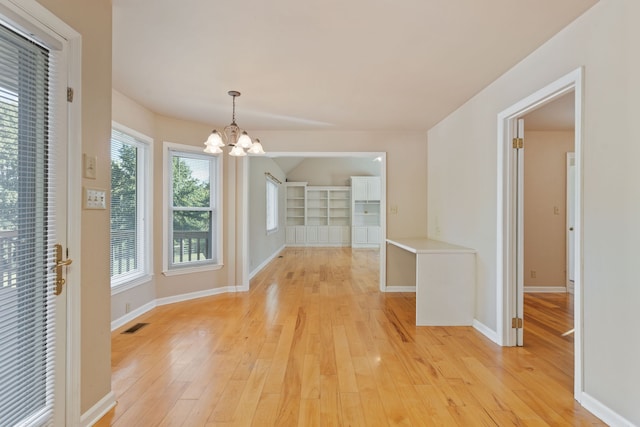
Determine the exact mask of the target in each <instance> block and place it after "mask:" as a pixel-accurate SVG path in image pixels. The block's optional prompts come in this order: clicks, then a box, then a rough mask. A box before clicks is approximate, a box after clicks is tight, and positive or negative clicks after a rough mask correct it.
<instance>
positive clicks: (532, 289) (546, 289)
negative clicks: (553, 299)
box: [524, 286, 567, 294]
mask: <svg viewBox="0 0 640 427" xmlns="http://www.w3.org/2000/svg"><path fill="white" fill-rule="evenodd" d="M524 292H525V293H527V294H533V293H566V292H567V287H566V286H525V287H524Z"/></svg>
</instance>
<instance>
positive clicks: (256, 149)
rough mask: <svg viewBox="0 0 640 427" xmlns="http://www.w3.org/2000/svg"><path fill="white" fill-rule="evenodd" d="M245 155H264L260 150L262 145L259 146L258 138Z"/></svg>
mask: <svg viewBox="0 0 640 427" xmlns="http://www.w3.org/2000/svg"><path fill="white" fill-rule="evenodd" d="M247 153H249V154H265V153H264V150H263V149H262V144H260V140H259V139H258V138H256V140H255V141H254V142H253V144H252V145H251V148H249V149H248V150H247Z"/></svg>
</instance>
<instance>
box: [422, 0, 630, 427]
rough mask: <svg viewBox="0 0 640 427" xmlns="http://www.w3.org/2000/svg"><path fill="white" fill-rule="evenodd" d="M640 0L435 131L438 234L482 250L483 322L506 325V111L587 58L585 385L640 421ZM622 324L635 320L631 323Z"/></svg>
mask: <svg viewBox="0 0 640 427" xmlns="http://www.w3.org/2000/svg"><path fill="white" fill-rule="evenodd" d="M638 21H640V2H638V1H637V0H607V1H601V2H599V3H597V4H596V5H595V6H594V7H593V8H592V9H590V10H589V11H587V12H586V13H585V14H584V15H583V16H581V17H580V18H578V19H577V20H576V21H574V22H573V23H572V24H571V25H569V26H568V27H567V28H565V29H564V30H562V31H561V32H560V33H559V34H558V35H557V36H555V37H554V38H552V39H551V40H550V41H548V42H547V43H546V44H545V45H543V46H542V47H541V48H539V49H538V50H537V51H535V52H534V53H532V54H531V55H530V56H528V57H527V58H525V59H524V60H523V61H522V62H520V63H519V64H518V65H516V66H515V67H514V68H513V69H511V70H510V71H508V72H507V73H505V74H504V75H503V76H501V77H500V78H499V79H498V80H496V81H495V82H493V83H492V84H491V85H490V86H488V87H487V88H485V89H484V90H483V91H481V92H480V93H478V94H477V95H476V96H475V97H473V98H472V99H471V100H469V101H468V102H467V103H465V104H464V105H463V106H461V107H460V108H459V109H458V110H457V111H455V112H454V113H452V114H451V115H450V116H448V117H447V118H445V119H444V120H443V121H442V122H441V123H439V124H438V125H437V126H435V127H434V128H433V129H431V130H430V131H429V192H428V198H429V233H430V234H431V235H437V236H439V237H440V238H442V239H444V240H447V241H450V242H452V243H457V244H460V245H463V246H467V247H471V248H475V249H476V250H477V251H478V253H477V292H476V295H477V297H476V319H477V320H478V321H479V322H481V323H482V324H484V325H485V326H486V327H487V328H489V329H492V330H494V331H496V323H497V322H496V316H497V307H496V298H497V296H496V295H497V291H496V283H497V275H496V266H497V259H496V253H497V241H496V235H497V233H496V218H497V171H498V164H497V151H498V150H497V117H498V114H499V113H500V112H501V111H503V110H505V109H506V108H508V107H510V106H511V105H513V104H515V103H516V102H517V101H519V100H521V99H523V98H525V97H526V96H529V95H530V94H532V93H534V92H535V91H537V90H539V89H540V88H543V87H545V86H546V85H548V84H549V83H551V82H553V81H556V80H557V79H559V78H560V77H561V76H564V75H566V74H567V73H569V72H570V71H573V70H575V69H577V68H578V67H581V66H584V71H585V79H584V100H583V102H584V104H583V108H584V118H583V120H584V125H583V153H582V166H583V170H582V184H583V199H582V200H583V203H582V204H583V206H582V209H583V215H582V219H583V223H582V225H583V230H582V232H583V248H584V251H583V260H582V263H583V276H582V278H583V282H582V289H583V304H584V305H583V308H584V318H583V320H584V322H583V324H584V331H583V354H584V356H583V364H584V376H583V387H584V394H583V395H581V396H580V397H581V398H584V399H586V401H589V400H591V402H593V401H595V402H597V403H598V404H601V405H604V406H605V407H606V408H609V409H610V410H611V411H612V412H613V413H616V414H619V415H621V416H622V417H624V418H626V419H627V420H628V421H630V422H631V423H632V424H640V406H638V404H637V403H638V390H637V384H638V383H640V370H639V369H638V363H637V361H638V360H640V340H637V339H630V338H629V331H635V330H637V329H638V327H639V326H640V320H638V316H637V315H636V314H635V313H636V312H637V305H638V301H640V286H638V279H637V271H636V270H635V269H634V268H633V266H634V260H636V259H639V258H640V246H639V245H638V241H640V223H638V221H637V218H638V217H640V186H638V182H640V168H638V167H637V165H636V163H637V159H638V158H640V144H638V138H637V135H636V132H635V127H634V125H633V124H634V123H635V118H636V117H638V116H640V79H639V78H638V76H640V55H639V54H638V40H640V26H639V25H638ZM617 325H625V327H624V328H620V327H617ZM620 424H622V422H620Z"/></svg>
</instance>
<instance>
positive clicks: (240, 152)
mask: <svg viewBox="0 0 640 427" xmlns="http://www.w3.org/2000/svg"><path fill="white" fill-rule="evenodd" d="M229 155H230V156H234V157H242V156H246V155H247V153H245V151H244V149H243V148H242V147H240V146H239V145H235V146H234V147H233V148H232V149H231V152H229Z"/></svg>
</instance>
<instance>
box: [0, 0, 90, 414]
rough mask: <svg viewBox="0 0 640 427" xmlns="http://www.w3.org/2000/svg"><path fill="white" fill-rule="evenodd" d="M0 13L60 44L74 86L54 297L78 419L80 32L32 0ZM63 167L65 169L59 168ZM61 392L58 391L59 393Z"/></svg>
mask: <svg viewBox="0 0 640 427" xmlns="http://www.w3.org/2000/svg"><path fill="white" fill-rule="evenodd" d="M0 14H2V15H3V17H5V18H6V19H7V20H8V21H10V22H13V23H14V24H15V25H16V26H18V27H23V28H24V27H26V28H29V29H31V30H33V31H35V33H36V36H40V37H42V38H43V39H44V40H50V41H51V42H52V43H54V44H60V45H61V46H62V51H63V56H64V57H65V58H64V64H63V65H64V66H65V68H66V72H67V74H66V76H63V77H62V79H64V78H65V77H66V80H67V83H66V84H67V86H68V87H72V88H73V89H74V92H75V93H74V101H73V102H68V103H67V111H66V113H67V114H66V116H67V123H66V125H67V130H66V136H67V159H66V163H67V170H66V172H67V206H66V210H67V212H66V214H67V215H66V217H67V248H69V257H70V258H73V261H74V262H73V265H72V266H70V267H68V268H67V274H66V281H67V285H65V287H64V292H63V293H62V294H61V296H59V297H58V298H66V303H67V310H66V325H65V328H66V337H67V343H66V362H65V364H66V369H65V380H64V381H65V396H64V399H65V413H66V415H65V418H66V425H68V426H74V425H79V423H80V418H81V413H80V411H81V399H80V398H81V396H80V366H81V353H80V332H81V331H80V325H81V317H80V283H81V281H80V280H81V274H80V272H81V271H80V269H81V265H82V261H81V251H80V237H81V231H80V227H78V226H77V225H78V224H81V213H82V211H81V194H82V170H81V164H82V154H81V153H82V137H81V136H82V135H81V132H82V114H81V112H82V104H81V99H82V96H81V87H82V79H81V70H82V66H81V64H82V62H81V61H82V37H81V35H80V33H78V32H77V31H76V30H74V29H73V28H71V27H70V26H69V25H67V24H66V23H65V22H63V21H62V20H61V19H60V18H58V17H57V16H55V15H54V14H53V13H52V12H50V11H49V10H48V9H46V8H45V7H44V6H42V5H41V4H39V3H38V2H37V1H35V0H0ZM58 172H64V171H58ZM61 397H62V396H56V398H57V399H60V398H61Z"/></svg>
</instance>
